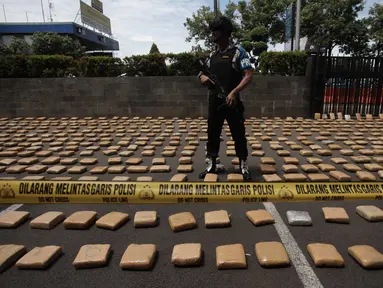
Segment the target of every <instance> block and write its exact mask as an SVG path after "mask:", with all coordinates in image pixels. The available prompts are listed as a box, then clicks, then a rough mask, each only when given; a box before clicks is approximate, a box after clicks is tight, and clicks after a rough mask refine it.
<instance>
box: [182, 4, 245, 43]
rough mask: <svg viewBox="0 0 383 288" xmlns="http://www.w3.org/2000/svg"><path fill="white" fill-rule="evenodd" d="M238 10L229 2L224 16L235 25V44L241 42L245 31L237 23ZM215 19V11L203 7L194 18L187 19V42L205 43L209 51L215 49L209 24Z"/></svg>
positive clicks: (194, 14) (185, 24)
mask: <svg viewBox="0 0 383 288" xmlns="http://www.w3.org/2000/svg"><path fill="white" fill-rule="evenodd" d="M236 9H237V6H236V4H235V3H233V2H229V3H228V4H227V6H226V9H225V11H224V13H223V14H222V15H224V16H226V17H228V18H229V19H230V20H231V21H232V22H233V24H234V28H235V31H234V33H233V40H234V41H235V42H237V41H239V40H240V39H239V38H240V36H241V35H242V34H243V31H241V29H240V25H238V23H236V19H237V17H238V16H237V15H236V13H235V12H236ZM214 17H215V15H214V11H213V10H212V9H211V8H210V7H209V6H202V7H201V8H200V9H198V10H197V12H196V13H193V15H192V17H190V18H186V22H185V23H184V26H185V27H186V29H187V31H188V33H189V36H188V37H187V38H186V41H188V42H192V41H194V43H195V44H198V43H199V42H203V44H204V46H205V47H206V48H207V49H212V48H213V47H214V43H213V41H212V38H211V31H210V29H209V24H210V23H211V22H212V21H213V20H214Z"/></svg>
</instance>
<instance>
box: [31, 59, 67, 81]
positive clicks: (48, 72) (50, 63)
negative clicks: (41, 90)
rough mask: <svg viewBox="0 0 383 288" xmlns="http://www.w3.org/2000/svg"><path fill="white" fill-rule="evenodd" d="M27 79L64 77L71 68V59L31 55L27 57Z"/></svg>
mask: <svg viewBox="0 0 383 288" xmlns="http://www.w3.org/2000/svg"><path fill="white" fill-rule="evenodd" d="M27 62H28V68H29V69H28V70H29V77H32V78H40V77H41V78H43V77H64V76H65V74H66V73H67V71H68V70H69V69H70V68H71V67H73V58H72V57H70V56H63V55H32V56H29V57H27Z"/></svg>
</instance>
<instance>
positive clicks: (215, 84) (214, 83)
mask: <svg viewBox="0 0 383 288" xmlns="http://www.w3.org/2000/svg"><path fill="white" fill-rule="evenodd" d="M206 62H207V61H206V60H205V59H203V58H201V59H200V60H199V63H200V65H201V72H202V73H203V75H205V76H207V77H209V79H210V88H211V89H213V90H215V91H216V92H217V93H218V95H217V97H218V98H224V99H226V97H227V95H228V93H226V91H225V89H224V88H223V86H222V85H221V84H220V83H219V81H218V79H217V77H216V76H215V75H214V74H213V73H212V72H211V71H210V69H209V67H208V66H207V63H206Z"/></svg>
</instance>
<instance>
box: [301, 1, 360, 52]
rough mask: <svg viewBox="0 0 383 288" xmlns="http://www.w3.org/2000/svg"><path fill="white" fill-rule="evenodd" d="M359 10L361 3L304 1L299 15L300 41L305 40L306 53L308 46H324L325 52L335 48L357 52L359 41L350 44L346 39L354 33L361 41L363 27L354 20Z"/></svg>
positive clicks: (348, 39)
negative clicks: (303, 38)
mask: <svg viewBox="0 0 383 288" xmlns="http://www.w3.org/2000/svg"><path fill="white" fill-rule="evenodd" d="M362 10H363V0H307V2H305V3H304V5H303V8H302V11H301V20H302V22H301V31H302V37H304V36H306V37H307V38H308V41H307V45H306V49H308V47H309V46H311V45H320V46H325V47H326V48H327V49H328V51H329V52H331V51H332V49H333V48H334V47H335V46H338V45H339V46H341V47H343V48H344V49H345V50H350V51H357V50H358V49H360V48H358V47H359V46H361V43H359V41H360V39H359V40H358V41H356V43H354V41H352V40H351V39H350V38H351V37H353V35H354V33H357V34H358V38H361V37H360V34H361V33H362V31H363V29H364V27H363V26H364V25H363V23H361V22H358V20H357V19H358V13H359V12H360V11H362ZM354 44H355V45H356V46H357V47H353V46H352V45H354ZM350 45H351V46H350Z"/></svg>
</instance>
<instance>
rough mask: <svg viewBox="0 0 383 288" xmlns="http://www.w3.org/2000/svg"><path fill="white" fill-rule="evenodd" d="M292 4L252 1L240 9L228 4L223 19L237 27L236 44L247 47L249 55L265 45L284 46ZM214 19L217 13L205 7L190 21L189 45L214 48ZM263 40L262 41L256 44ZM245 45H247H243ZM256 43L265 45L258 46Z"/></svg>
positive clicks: (278, 0) (283, 0) (242, 3)
mask: <svg viewBox="0 0 383 288" xmlns="http://www.w3.org/2000/svg"><path fill="white" fill-rule="evenodd" d="M292 1H293V0H273V1H268V0H251V1H243V0H242V1H239V2H238V5H237V4H235V3H233V2H231V1H230V2H229V3H228V4H227V6H226V7H225V10H224V12H223V13H222V15H224V16H226V17H228V18H229V19H230V20H231V21H232V22H233V25H234V28H235V29H234V33H233V37H232V38H233V40H234V42H235V43H238V44H243V45H246V47H247V51H252V49H253V48H252V47H254V46H255V47H261V46H262V47H264V46H265V43H266V44H267V43H271V44H276V43H280V42H283V34H284V19H285V10H286V8H287V7H288V5H289V4H290V3H291V2H292ZM213 19H214V12H213V11H212V10H211V8H210V7H208V6H202V7H201V8H200V9H198V11H197V12H196V13H193V15H192V17H191V18H187V19H186V22H185V23H184V26H185V27H186V28H187V30H188V33H189V36H188V38H186V40H187V41H189V42H191V41H192V40H194V42H195V43H196V44H197V43H199V42H200V41H201V42H203V43H204V45H205V47H207V48H210V49H211V48H212V47H213V46H214V44H213V43H212V40H211V31H210V30H209V23H210V22H211V21H212V20H213ZM255 36H261V38H262V40H259V39H258V40H256V39H254V38H256V37H255ZM245 42H246V44H244V43H245ZM256 42H262V44H261V43H256Z"/></svg>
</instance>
